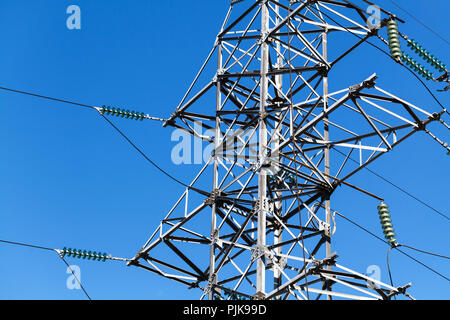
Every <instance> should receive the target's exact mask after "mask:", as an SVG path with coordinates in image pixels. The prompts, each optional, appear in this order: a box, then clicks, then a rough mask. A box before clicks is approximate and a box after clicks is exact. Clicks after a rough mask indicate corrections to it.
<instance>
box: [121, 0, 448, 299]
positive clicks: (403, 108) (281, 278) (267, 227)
mask: <svg viewBox="0 0 450 320" xmlns="http://www.w3.org/2000/svg"><path fill="white" fill-rule="evenodd" d="M328 17H330V18H331V19H329V18H328ZM367 18H368V17H367V14H366V13H365V12H363V11H362V10H360V9H359V8H357V7H355V6H354V5H352V4H351V3H350V2H349V1H343V0H342V1H341V0H330V1H287V0H278V1H275V0H259V1H232V3H231V6H230V10H229V11H228V13H227V16H226V18H225V21H224V23H223V25H222V28H221V30H220V32H219V34H218V36H217V39H216V43H215V46H214V49H213V50H212V51H211V53H210V54H209V56H208V58H207V60H206V62H205V64H204V65H203V66H202V68H201V70H200V72H199V74H198V75H197V77H196V78H195V81H194V83H193V84H192V86H191V87H190V88H189V90H188V92H187V93H186V95H185V97H184V98H183V100H182V102H181V103H180V105H179V106H178V107H177V108H176V110H175V112H174V113H173V114H172V116H171V117H170V119H169V120H168V121H167V122H166V123H165V126H167V127H173V128H177V129H181V130H185V131H186V132H189V133H190V134H192V135H193V136H195V137H198V138H200V139H203V140H204V141H206V142H208V143H210V144H211V145H213V146H214V148H213V152H212V155H211V158H210V159H209V161H208V162H207V163H206V164H205V165H204V166H203V168H202V169H201V171H200V173H199V174H198V175H197V176H196V177H195V179H194V180H193V181H192V183H191V185H190V187H189V188H187V189H186V190H185V192H184V193H183V194H182V195H181V197H180V198H179V200H178V201H177V202H176V204H175V205H174V207H173V208H172V209H171V210H170V211H169V213H168V214H167V215H166V216H165V218H164V219H163V220H162V221H161V223H160V225H159V227H158V228H157V229H156V231H155V232H154V233H153V234H152V236H151V237H150V239H149V240H148V241H147V242H146V243H145V244H144V246H143V247H142V248H141V250H140V251H139V252H138V253H137V255H136V256H135V257H134V259H132V260H131V261H130V263H129V265H133V266H137V267H140V268H143V269H145V270H148V271H151V272H154V273H157V274H159V275H161V276H164V277H166V278H169V279H173V280H175V281H178V282H180V283H183V284H185V285H187V286H188V287H189V288H199V289H201V290H202V295H201V298H202V299H203V298H209V299H215V298H218V299H235V298H236V297H240V298H243V299H245V298H247V299H292V298H293V299H300V300H304V299H321V298H324V299H336V298H338V299H340V298H343V299H390V298H392V297H393V296H396V295H400V294H404V295H406V296H408V297H410V296H409V295H408V294H407V293H406V289H407V287H408V286H405V287H400V288H396V287H392V286H389V285H386V284H384V283H381V282H379V281H377V280H375V279H371V278H369V277H367V276H365V275H363V274H360V273H357V272H355V271H353V270H351V269H348V268H346V267H343V266H341V265H339V264H338V263H337V255H336V254H334V253H332V250H331V249H332V246H331V244H332V242H331V239H332V236H333V234H334V232H335V223H334V216H333V214H332V213H331V210H330V200H331V196H332V195H333V193H334V191H335V190H336V189H337V188H338V187H339V186H341V185H343V184H345V185H347V186H351V187H354V188H356V189H357V190H360V191H363V192H365V191H364V190H362V189H360V188H358V187H355V186H352V185H350V184H349V183H348V182H347V180H348V179H349V178H350V177H352V176H353V175H355V174H356V173H358V172H359V171H360V170H361V169H362V168H364V167H365V166H367V165H368V164H370V163H372V162H373V161H375V160H376V159H378V158H379V157H380V156H382V155H383V154H385V153H387V152H389V151H390V150H392V149H393V148H395V147H396V146H397V145H398V144H400V143H401V142H403V141H404V140H405V139H407V138H409V137H410V136H411V135H413V134H414V133H416V132H418V131H421V130H424V129H425V128H426V126H427V125H428V124H429V123H430V122H432V121H436V120H439V118H440V115H441V114H437V113H432V112H428V111H426V110H424V109H422V108H419V107H417V106H415V105H413V104H411V103H409V102H407V101H405V100H403V99H401V98H399V97H397V96H395V95H394V94H392V93H390V92H388V91H386V90H384V89H382V88H380V87H378V86H377V84H376V80H377V76H376V75H372V76H370V77H368V78H367V79H365V80H363V81H359V82H355V83H356V84H354V85H352V86H350V87H347V88H344V89H342V90H339V91H335V92H329V84H328V74H329V73H330V72H331V71H332V70H333V67H334V66H335V65H336V64H338V63H339V62H340V61H341V60H343V59H344V58H346V57H347V56H349V55H350V54H351V53H353V52H354V51H355V50H357V49H358V47H359V46H360V45H362V44H363V43H364V42H365V41H366V40H367V39H370V38H371V37H374V36H376V35H377V33H378V29H377V28H372V29H371V28H369V27H367V25H366V20H367ZM336 22H339V23H336ZM342 26H344V27H342ZM381 26H383V24H381ZM351 33H354V34H357V35H358V36H359V37H360V38H361V40H357V41H356V40H355V39H357V38H356V37H354V36H353V35H352V34H351ZM336 39H337V41H339V47H338V48H337V47H336V48H333V50H331V47H330V43H331V42H332V41H333V40H334V41H336ZM214 56H217V60H216V62H217V68H216V67H214V69H216V71H215V72H216V73H215V75H214V77H213V79H212V80H211V81H210V82H208V83H206V85H204V86H203V87H201V86H200V87H199V89H198V91H195V90H196V87H197V86H198V83H199V82H201V80H202V79H204V77H203V75H204V74H205V73H206V70H207V69H208V67H209V66H210V65H211V61H213V60H215V59H213V57H214ZM195 92H196V93H195ZM213 105H215V107H213ZM198 122H201V123H202V128H203V129H205V128H206V129H208V132H210V134H204V133H203V132H200V131H199V130H198V127H199V126H198ZM354 158H356V159H357V161H356V162H355V161H349V160H350V159H353V160H354ZM356 163H357V164H356ZM211 170H212V172H211ZM211 180H212V181H213V182H212V183H211ZM199 190H211V191H210V192H207V193H206V194H205V193H201V192H198V191H199Z"/></svg>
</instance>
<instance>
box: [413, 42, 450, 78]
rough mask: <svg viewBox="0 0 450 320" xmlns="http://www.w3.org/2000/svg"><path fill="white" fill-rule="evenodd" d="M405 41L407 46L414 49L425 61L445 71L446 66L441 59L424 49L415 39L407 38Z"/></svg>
mask: <svg viewBox="0 0 450 320" xmlns="http://www.w3.org/2000/svg"><path fill="white" fill-rule="evenodd" d="M406 41H407V43H408V47H410V48H411V49H412V50H414V51H415V52H416V53H417V54H418V55H419V56H421V57H422V58H423V59H424V60H425V61H426V62H428V63H429V64H431V65H432V66H433V67H435V68H436V69H437V70H439V71H440V72H444V71H446V69H447V66H446V65H445V64H444V63H443V62H442V61H440V60H439V59H437V58H435V57H434V56H433V55H432V54H431V53H430V52H428V51H427V50H425V49H424V48H423V47H422V46H421V45H420V44H419V43H418V42H417V41H415V40H412V39H407V40H406Z"/></svg>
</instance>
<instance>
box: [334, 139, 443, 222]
mask: <svg viewBox="0 0 450 320" xmlns="http://www.w3.org/2000/svg"><path fill="white" fill-rule="evenodd" d="M333 149H334V150H335V151H336V152H338V153H340V154H341V155H342V156H344V157H346V156H347V155H346V154H345V153H343V152H342V151H340V150H338V149H336V148H333ZM349 160H350V161H352V162H354V163H356V164H359V162H358V161H357V160H355V159H353V158H352V157H349ZM364 169H365V170H367V171H368V172H370V173H371V174H373V175H374V176H376V177H378V178H379V179H381V180H383V181H384V182H386V183H388V184H390V185H391V186H393V187H394V188H396V189H398V190H399V191H401V192H402V193H404V194H406V195H407V196H408V197H410V198H412V199H414V200H415V201H417V202H419V203H421V204H422V205H424V206H425V207H427V208H428V209H431V210H432V211H434V212H435V213H437V214H438V215H440V216H441V217H443V218H445V219H447V220H450V217H449V216H447V215H445V214H444V213H442V212H441V211H439V210H438V209H436V208H434V207H433V206H431V205H430V204H428V203H426V202H425V201H423V200H421V199H419V198H418V197H416V196H415V195H413V194H411V193H410V192H408V191H406V190H405V189H404V188H402V187H400V186H399V185H397V184H395V183H394V182H392V181H390V180H389V179H387V178H385V177H384V176H382V175H381V174H379V173H377V172H376V171H374V170H372V169H370V168H368V167H367V166H366V167H364Z"/></svg>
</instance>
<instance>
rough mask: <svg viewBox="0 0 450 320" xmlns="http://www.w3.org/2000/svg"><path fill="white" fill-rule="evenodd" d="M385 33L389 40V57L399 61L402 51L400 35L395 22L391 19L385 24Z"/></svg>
mask: <svg viewBox="0 0 450 320" xmlns="http://www.w3.org/2000/svg"><path fill="white" fill-rule="evenodd" d="M387 32H388V39H389V48H390V49H391V55H392V58H393V59H394V60H397V61H400V59H401V57H402V49H401V47H400V35H399V32H398V24H397V21H395V20H393V19H391V20H389V21H388V23H387Z"/></svg>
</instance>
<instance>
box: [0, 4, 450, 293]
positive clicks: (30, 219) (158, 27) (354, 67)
mask: <svg viewBox="0 0 450 320" xmlns="http://www.w3.org/2000/svg"><path fill="white" fill-rule="evenodd" d="M356 2H357V3H358V4H359V5H361V6H364V4H363V2H362V1H356ZM377 2H378V3H379V4H380V5H382V6H383V7H384V8H386V9H388V10H390V11H392V12H395V13H397V14H398V15H399V16H400V17H402V18H404V19H405V20H407V23H406V24H405V25H401V30H402V31H403V32H404V33H406V34H408V35H411V36H412V37H413V38H415V39H417V40H419V41H420V42H421V43H422V44H423V45H424V46H425V47H426V48H428V49H429V50H430V51H431V52H432V53H434V54H435V55H436V56H438V57H440V58H441V59H442V60H444V61H446V60H447V61H448V55H447V52H448V51H447V50H448V45H447V44H445V43H444V42H442V41H441V40H439V39H438V38H437V37H436V36H434V35H433V34H432V33H430V32H429V31H427V30H426V29H424V28H423V27H422V26H420V25H419V24H417V23H416V22H415V21H414V20H412V19H411V18H409V17H408V16H407V15H405V14H404V13H403V12H401V11H399V10H398V9H397V8H395V7H394V6H392V4H391V3H390V1H388V0H379V1H377ZM397 2H398V3H399V4H401V5H402V6H404V7H405V8H407V9H408V10H409V11H411V12H412V13H414V14H416V15H417V16H419V17H420V18H421V19H422V20H423V21H424V22H425V23H427V24H429V25H430V26H431V27H432V28H434V29H436V30H438V31H439V32H440V33H441V34H442V36H443V37H444V38H447V39H448V38H450V34H449V29H448V12H449V6H450V4H449V2H448V1H445V0H439V1H433V5H432V6H430V3H428V2H424V1H417V0H415V1H406V0H397ZM71 4H77V5H79V6H80V7H81V10H82V29H81V30H79V31H70V30H68V29H67V28H66V19H67V14H66V8H67V7H68V6H69V5H71ZM228 4H229V1H226V0H214V1H206V0H196V1H182V0H164V1H154V0H145V1H144V0H142V1H112V0H108V1H106V0H95V1H92V0H76V1H65V0H39V1H25V0H1V1H0V39H1V40H0V44H1V48H2V49H1V50H0V86H5V87H10V88H16V89H19V90H25V91H32V92H39V93H42V94H45V95H49V96H54V97H60V98H67V99H69V100H74V101H78V102H81V103H86V104H92V105H103V104H109V105H117V106H123V107H124V108H130V109H133V108H134V109H137V110H142V111H144V112H146V113H150V114H151V115H154V116H160V117H167V116H169V115H170V114H171V112H172V111H173V109H174V108H175V107H176V105H177V104H178V102H179V100H180V99H181V97H182V96H183V94H184V92H185V91H186V89H187V87H188V84H189V83H190V81H191V80H192V79H193V76H194V75H195V73H196V72H197V70H198V68H199V67H200V65H201V64H202V62H203V60H204V58H205V57H206V54H207V53H208V52H209V50H210V49H211V46H212V44H213V41H214V38H215V36H216V34H217V31H218V29H219V27H220V24H221V22H222V20H223V17H224V14H225V13H226V10H227V8H228ZM358 66H360V67H358ZM339 68H340V69H337V70H336V71H335V75H331V76H330V81H331V83H332V84H331V86H332V89H333V90H337V89H341V88H345V87H348V86H349V85H352V84H355V83H358V82H360V81H361V80H362V79H365V78H367V77H368V76H369V75H370V74H372V73H373V72H377V73H378V74H379V76H380V80H379V81H378V85H379V86H381V87H383V88H387V89H389V91H391V92H393V93H395V94H397V95H398V96H400V97H403V98H406V99H407V100H409V101H410V102H412V103H414V104H416V105H418V106H423V107H424V108H425V109H427V110H428V111H436V112H437V111H440V108H439V106H438V105H437V104H436V103H435V102H434V101H433V100H432V99H431V97H430V96H429V95H428V93H427V92H426V91H425V89H423V88H422V87H421V86H420V85H419V84H418V82H417V81H416V80H415V79H413V78H412V77H411V75H410V74H408V73H407V72H406V71H405V70H404V69H402V68H400V67H399V66H396V65H395V64H394V63H392V62H391V61H389V59H388V58H387V57H385V56H383V55H381V54H380V53H378V52H377V51H375V50H374V49H373V48H371V47H369V46H367V45H366V46H364V47H363V48H361V49H360V50H359V51H357V52H356V53H355V54H353V55H352V56H351V57H349V58H347V59H346V60H345V61H344V62H343V63H342V64H341V66H339ZM211 77H212V75H211ZM440 87H441V86H439V85H436V84H431V88H432V89H433V91H435V90H436V89H438V88H440ZM438 97H439V99H440V100H441V101H442V102H443V104H444V105H446V104H448V101H449V98H448V93H445V94H442V93H438ZM0 111H1V115H0V148H1V150H2V153H1V154H2V156H1V157H0V239H3V240H12V241H21V242H27V243H34V244H40V245H43V246H48V247H52V248H62V247H64V246H68V247H76V248H83V249H91V250H102V251H107V252H108V253H111V254H112V255H114V256H120V257H132V256H134V254H135V253H136V252H137V250H138V249H139V248H140V246H141V245H142V244H143V243H144V242H145V241H146V240H147V238H148V236H149V235H150V234H151V233H152V232H153V231H154V229H155V228H156V227H157V225H158V224H159V220H160V219H161V218H162V217H163V216H164V215H165V213H166V212H167V210H168V209H170V207H171V206H172V205H173V203H174V201H176V199H177V198H178V195H179V194H180V193H181V192H182V191H183V190H182V187H180V186H179V185H176V184H174V183H173V182H172V181H170V180H168V179H167V178H166V177H165V176H163V175H162V174H161V173H160V172H158V171H156V170H155V169H154V168H153V167H151V166H149V165H148V163H147V162H145V161H144V160H143V159H142V158H141V157H140V156H139V155H138V154H137V153H136V152H135V151H134V150H132V149H131V148H130V146H129V145H128V144H126V143H125V142H124V141H123V140H122V139H121V138H120V137H118V136H117V135H116V134H115V132H113V131H112V129H111V128H110V127H109V126H107V125H106V123H105V122H104V120H103V119H101V118H100V117H99V116H98V115H97V114H96V113H95V112H94V111H92V110H88V109H86V110H84V109H82V108H76V107H71V106H66V105H62V104H60V103H56V102H49V101H45V100H40V99H37V98H31V97H26V96H21V95H16V94H11V93H7V92H0ZM444 119H445V120H446V121H447V122H450V119H449V117H446V118H444ZM119 126H120V127H121V128H123V129H124V130H125V131H126V132H127V134H129V136H130V137H132V138H133V139H134V140H135V141H136V142H137V144H138V145H140V146H142V148H143V150H145V151H146V152H147V153H148V154H149V155H150V157H151V158H152V159H153V160H154V161H156V162H158V163H159V164H160V165H161V166H162V167H164V168H166V169H167V170H168V171H169V172H171V173H173V174H174V175H175V176H177V177H179V178H180V179H182V180H183V181H188V180H190V179H191V178H192V177H193V175H194V174H195V171H196V170H197V169H199V167H198V166H194V165H192V166H191V167H188V168H186V167H180V166H176V165H174V164H172V162H171V160H170V152H171V149H172V147H173V145H174V144H173V143H172V142H171V141H170V135H171V133H172V130H171V129H163V128H162V127H161V126H160V124H159V123H153V122H149V121H145V122H138V123H136V122H133V121H125V120H123V121H120V123H119ZM430 129H431V130H432V131H433V132H435V133H436V134H437V135H438V136H440V137H443V139H445V140H446V141H448V140H449V139H448V138H449V135H448V131H447V130H445V129H443V128H442V127H441V126H439V125H436V124H434V125H433V126H431V127H430ZM447 164H448V156H446V154H445V152H444V150H443V149H442V147H440V146H439V145H437V144H436V143H434V141H433V140H431V138H429V137H428V136H427V135H425V134H423V133H419V134H417V135H415V136H413V138H411V139H409V140H408V141H406V142H405V143H403V144H402V145H401V146H400V147H399V148H398V149H396V150H394V151H393V152H391V153H389V154H387V155H386V156H384V157H382V158H381V159H380V160H378V161H377V162H376V163H375V164H373V165H372V166H371V168H372V169H374V170H377V171H378V172H379V173H381V174H383V175H384V176H386V177H388V178H389V179H391V180H392V181H393V182H395V183H397V184H399V185H400V186H402V187H405V188H406V189H407V190H408V191H409V192H411V193H412V194H414V195H416V196H418V197H419V198H421V199H424V200H426V201H427V202H428V203H430V204H432V205H433V206H434V207H435V208H437V209H439V210H440V211H442V212H444V213H445V214H447V215H449V204H448V191H449V188H448V180H449V174H448V170H447ZM349 182H350V183H353V184H355V185H359V186H361V187H363V188H365V189H368V190H370V191H372V192H374V193H376V194H379V195H381V196H383V197H385V198H386V202H387V203H388V204H389V205H390V206H391V210H392V212H393V213H392V215H393V220H394V225H395V228H396V231H397V234H398V239H399V241H400V242H403V243H405V244H409V245H412V246H416V247H418V248H422V249H427V250H430V251H435V252H439V253H442V254H447V255H449V253H450V252H449V249H448V242H449V236H448V227H449V221H448V220H446V219H444V218H442V217H440V216H438V215H436V214H435V213H434V212H433V211H431V210H430V209H428V208H426V207H424V206H423V205H421V204H419V203H417V202H415V201H413V200H412V199H410V198H408V197H407V196H405V195H404V194H402V193H400V192H398V191H397V190H396V189H395V188H393V187H392V186H390V185H388V184H386V183H385V182H383V181H380V180H379V179H378V178H376V177H374V176H372V175H371V174H370V173H367V172H361V173H360V174H359V175H358V176H355V177H353V178H352V179H351V180H350V181H349ZM377 204H378V203H377V202H376V201H374V200H373V199H371V198H367V197H366V196H364V195H361V194H359V193H357V192H355V191H353V190H351V189H348V188H342V189H339V190H338V191H337V192H336V194H335V199H334V202H333V205H332V207H333V208H335V209H336V210H339V211H341V212H343V213H344V214H346V215H348V216H349V217H351V218H352V219H354V220H356V221H358V222H360V223H361V224H363V225H364V226H366V227H367V228H369V229H370V230H372V231H375V232H376V233H377V234H379V235H381V231H380V226H379V223H378V216H377V212H376V205H377ZM338 223H339V224H338V227H337V234H336V236H335V239H334V244H333V246H334V249H335V250H336V251H337V252H338V254H339V255H340V259H341V260H340V263H341V264H343V265H345V266H348V267H350V268H353V269H355V270H358V271H361V272H365V271H366V269H367V267H368V266H370V265H379V266H380V267H381V269H382V280H383V281H385V282H388V281H389V280H388V275H387V269H386V250H387V248H386V246H385V245H383V244H382V243H381V242H379V241H378V240H376V239H373V238H370V237H369V236H368V235H367V234H365V233H363V232H362V231H360V230H358V229H355V228H354V227H353V226H351V225H349V224H348V223H347V222H345V221H343V220H341V219H338ZM405 251H408V250H407V249H405ZM408 253H411V254H412V255H413V256H415V257H417V258H419V259H421V260H423V261H424V262H426V263H427V264H428V265H430V266H431V267H433V268H436V269H437V270H439V271H441V272H442V273H443V274H445V275H447V276H448V275H449V266H450V265H449V262H448V261H446V260H442V259H439V258H434V257H429V256H424V255H422V254H418V253H414V252H411V251H408ZM391 257H392V258H391V260H392V263H391V267H392V272H393V277H394V280H395V282H396V284H398V285H403V284H406V283H408V282H412V283H413V287H412V289H411V291H410V292H411V293H412V294H413V295H414V296H415V297H417V298H420V299H448V298H450V291H449V283H448V282H447V281H445V280H443V279H442V278H439V277H438V276H436V275H435V274H433V273H431V272H430V271H428V270H426V269H425V268H423V267H422V266H420V265H418V264H416V263H415V262H412V261H411V260H409V259H407V258H405V257H404V256H402V255H400V254H399V253H396V252H393V253H392V256H391ZM70 262H72V263H73V264H77V265H79V266H80V267H81V270H82V281H83V284H84V285H85V287H86V290H87V291H88V293H89V294H90V295H91V297H92V298H94V299H189V298H192V299H196V298H198V297H199V295H198V292H193V291H188V290H187V289H186V288H185V287H183V286H181V285H178V284H177V283H175V282H172V281H170V280H166V279H164V278H161V277H159V276H157V275H154V274H152V273H149V272H146V271H143V270H140V269H136V268H129V267H126V266H125V265H124V264H122V263H114V262H108V263H93V262H85V261H78V260H77V261H74V260H71V261H70ZM67 277H68V274H66V267H65V265H64V264H63V263H62V261H60V259H59V258H58V257H57V255H56V254H53V253H52V252H45V251H40V250H34V249H28V248H22V247H14V246H9V245H0V299H85V297H84V295H83V293H82V292H81V291H77V290H68V289H67V288H66V279H67ZM192 294H194V295H192Z"/></svg>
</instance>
